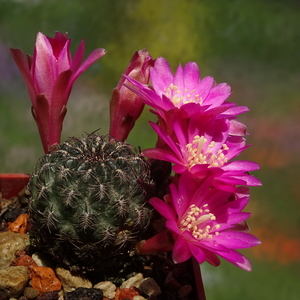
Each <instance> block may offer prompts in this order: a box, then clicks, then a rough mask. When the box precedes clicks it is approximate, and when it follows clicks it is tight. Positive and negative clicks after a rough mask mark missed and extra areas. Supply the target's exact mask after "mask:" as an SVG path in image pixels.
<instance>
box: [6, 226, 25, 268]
mask: <svg viewBox="0 0 300 300" xmlns="http://www.w3.org/2000/svg"><path fill="white" fill-rule="evenodd" d="M28 243H29V237H28V235H27V234H23V233H15V232H11V231H4V232H0V270H1V269H6V268H8V267H9V265H10V263H11V262H12V261H13V260H14V259H15V257H16V253H17V252H19V251H22V250H24V249H25V248H26V246H27V244H28Z"/></svg>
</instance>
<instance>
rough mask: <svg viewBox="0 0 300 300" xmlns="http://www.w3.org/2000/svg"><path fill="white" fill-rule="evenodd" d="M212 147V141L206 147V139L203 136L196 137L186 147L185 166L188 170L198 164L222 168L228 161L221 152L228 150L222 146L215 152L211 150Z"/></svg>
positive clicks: (224, 145)
mask: <svg viewBox="0 0 300 300" xmlns="http://www.w3.org/2000/svg"><path fill="white" fill-rule="evenodd" d="M214 146H215V142H214V141H211V142H210V143H209V144H208V145H207V139H206V138H205V137H204V136H199V135H196V136H195V137H194V139H193V141H192V142H191V143H189V144H187V145H186V159H187V164H186V166H187V167H188V168H189V170H190V169H191V168H192V167H193V166H195V165H198V164H208V165H209V167H222V166H223V165H224V164H225V163H226V162H227V161H228V158H227V157H226V156H225V154H224V153H223V151H227V150H228V149H229V148H228V146H227V145H226V144H223V145H222V148H221V149H219V150H218V151H217V152H215V151H213V149H212V148H213V147H214Z"/></svg>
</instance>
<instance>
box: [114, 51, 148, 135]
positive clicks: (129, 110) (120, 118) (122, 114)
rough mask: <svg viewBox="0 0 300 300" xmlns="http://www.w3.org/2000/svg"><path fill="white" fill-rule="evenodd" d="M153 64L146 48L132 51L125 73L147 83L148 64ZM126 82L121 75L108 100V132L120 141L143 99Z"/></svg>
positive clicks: (140, 108)
mask: <svg viewBox="0 0 300 300" xmlns="http://www.w3.org/2000/svg"><path fill="white" fill-rule="evenodd" d="M152 65H153V60H152V57H151V56H150V55H149V53H148V51H147V50H145V49H144V50H140V51H137V52H135V53H134V55H133V57H132V59H131V61H130V63H129V65H128V67H127V69H126V70H125V74H126V75H128V76H129V77H130V78H134V79H135V80H137V81H138V82H141V83H145V84H146V83H148V81H149V71H150V66H152ZM124 82H127V80H126V78H125V77H124V76H122V77H121V79H120V81H119V83H118V85H117V87H116V88H115V89H113V92H112V97H111V101H110V131H109V134H110V135H111V136H112V137H114V138H116V139H117V140H120V141H125V140H126V138H127V136H128V134H129V133H130V131H131V129H132V128H133V126H134V124H135V121H136V120H137V119H138V117H139V116H140V115H141V113H142V111H143V108H144V101H143V99H142V98H141V97H140V96H138V95H137V94H135V93H134V92H132V91H130V90H129V89H127V88H126V87H125V86H124V85H123V84H124Z"/></svg>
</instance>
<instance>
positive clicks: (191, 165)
mask: <svg viewBox="0 0 300 300" xmlns="http://www.w3.org/2000/svg"><path fill="white" fill-rule="evenodd" d="M150 124H151V126H152V127H153V129H154V130H155V132H156V133H157V134H158V137H159V138H160V140H161V141H162V142H161V143H160V145H161V146H162V147H161V148H158V147H156V148H150V149H145V150H143V152H142V154H143V155H144V156H145V157H148V158H153V159H159V160H164V161H168V162H171V163H173V170H174V172H175V173H177V174H181V173H183V172H185V171H188V172H190V173H191V174H192V175H193V176H194V177H196V178H198V179H202V178H205V177H206V176H207V175H208V174H211V175H213V177H214V180H213V182H212V184H213V185H214V186H215V187H218V188H220V189H223V190H227V191H235V189H236V188H235V186H236V185H250V186H256V185H260V184H261V183H260V181H259V180H258V179H257V178H255V177H254V176H252V175H250V174H248V172H249V171H254V170H257V169H259V165H258V164H257V163H254V162H251V161H231V160H232V159H233V158H234V157H236V156H237V155H239V154H240V153H241V152H242V151H243V150H244V149H245V148H247V146H246V144H245V139H244V138H243V137H242V136H231V135H229V132H230V121H228V120H226V119H219V120H216V119H211V120H210V121H208V122H206V123H205V124H202V123H201V121H200V120H199V121H198V122H197V121H196V120H189V121H188V122H186V121H185V120H183V121H182V120H179V119H176V120H173V122H172V128H173V130H174V135H172V136H170V135H168V134H167V133H166V132H165V131H164V130H163V129H162V128H161V127H160V126H158V125H157V124H154V123H151V122H150Z"/></svg>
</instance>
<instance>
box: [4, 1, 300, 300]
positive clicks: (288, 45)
mask: <svg viewBox="0 0 300 300" xmlns="http://www.w3.org/2000/svg"><path fill="white" fill-rule="evenodd" d="M38 31H41V32H43V33H44V34H46V35H48V36H54V32H55V31H61V32H69V37H70V38H72V49H73V50H75V49H76V47H77V45H78V44H79V42H80V41H81V39H82V38H83V37H84V38H85V40H86V56H87V55H88V54H89V53H90V52H91V51H92V50H93V49H94V48H98V47H103V48H105V49H106V50H107V51H108V53H107V54H106V55H105V56H104V57H102V58H101V59H100V60H99V61H98V62H96V63H95V64H94V65H93V66H92V67H91V68H90V69H89V70H88V71H87V72H85V73H84V74H83V75H82V76H81V77H80V78H79V79H78V80H77V81H76V83H75V85H74V88H73V91H72V94H71V97H70V99H69V102H68V113H67V116H66V119H65V122H64V129H63V134H62V140H64V139H66V138H67V137H69V136H81V135H83V134H84V132H88V133H89V132H93V131H94V130H96V129H99V128H100V133H103V134H105V133H107V132H108V105H109V99H110V92H111V90H112V88H113V87H114V86H115V85H116V84H117V82H118V80H119V78H120V76H121V74H122V72H123V71H124V69H125V68H126V66H127V64H128V62H129V60H130V58H131V56H132V55H133V53H134V52H135V51H136V50H140V49H144V48H147V49H148V51H149V52H150V54H151V55H152V56H153V58H156V57H158V56H163V57H165V58H166V59H168V60H169V62H170V64H171V66H172V68H173V69H174V70H175V68H176V66H177V65H178V64H179V63H182V64H185V63H186V62H188V61H196V62H197V63H198V65H199V66H200V68H201V73H202V77H203V76H206V75H211V76H213V77H214V78H215V80H216V81H217V82H218V83H220V82H227V83H228V84H229V85H231V87H232V91H233V93H232V96H231V98H230V99H229V100H230V101H232V102H235V103H237V104H238V105H246V106H248V107H250V109H251V111H250V112H248V113H246V114H244V115H242V116H240V118H239V120H240V121H242V122H244V123H246V125H247V126H248V131H249V133H250V135H249V136H248V141H249V143H250V144H252V146H251V147H250V148H248V149H247V150H246V151H245V153H244V154H243V156H242V158H243V159H249V160H254V161H257V162H259V163H260V165H261V170H259V171H257V172H255V175H256V176H257V177H259V178H260V179H261V180H262V182H263V186H262V187H259V188H253V189H252V200H251V204H250V205H249V207H248V211H250V212H252V213H253V214H252V217H251V218H250V220H249V224H250V227H251V229H252V233H254V234H256V235H257V236H258V237H259V238H260V239H261V240H262V242H263V244H262V245H261V246H258V247H255V248H253V249H250V250H248V251H245V252H244V253H245V254H246V255H247V256H248V257H249V258H250V259H251V261H252V262H253V271H252V272H250V273H248V272H245V271H242V270H240V269H238V268H236V267H234V266H232V265H230V264H229V263H226V262H222V264H221V266H220V267H218V268H214V267H211V266H209V265H207V264H204V265H203V266H202V273H203V277H204V285H205V290H206V294H207V299H208V300H214V299H216V300H217V299H218V300H222V299H224V300H225V299H230V300H235V299H236V300H240V299H243V300H247V299H272V300H283V299H289V300H293V299H295V300H296V299H298V297H299V295H300V285H299V284H298V281H299V279H300V268H299V267H300V237H299V228H300V213H299V211H300V210H299V209H300V199H299V194H300V184H299V182H298V181H299V179H298V178H299V171H300V168H299V165H300V159H299V157H300V120H299V114H300V101H299V100H300V99H299V97H300V54H299V49H300V3H299V1H296V0H281V1H279V0H251V1H246V0H244V1H243V0H214V1H211V0H202V1H201V0H199V1H197V0H119V1H117V0H115V1H114V0H89V1H83V0H72V1H71V0H69V1H68V0H47V1H42V0H40V1H39V0H31V1H30V0H24V1H21V0H18V1H17V0H15V1H13V0H7V1H5V0H0V172H1V173H4V172H28V173H29V172H30V171H31V170H32V168H33V165H34V163H35V161H36V160H37V159H38V157H40V156H41V155H42V154H43V151H42V146H41V143H40V140H39V136H38V132H37V128H36V125H35V122H34V120H33V118H32V116H31V112H30V100H29V97H28V94H27V90H26V87H25V84H24V82H23V80H22V78H21V75H20V73H19V71H18V69H17V67H16V66H15V65H14V62H13V61H12V59H11V57H10V54H9V51H8V47H12V48H20V49H22V50H23V51H24V52H26V53H29V54H32V53H33V46H34V42H35V37H36V33H37V32H38ZM149 118H152V116H150V114H149V113H148V112H147V109H146V110H145V112H144V113H143V115H142V117H141V118H140V120H139V121H138V123H137V126H136V127H135V128H134V130H133V131H132V133H131V135H130V138H129V142H131V143H133V144H135V145H136V146H140V147H141V148H146V147H151V146H152V145H153V143H154V141H155V135H154V133H153V132H152V130H151V129H150V127H149V125H148V124H147V120H148V119H149Z"/></svg>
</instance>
